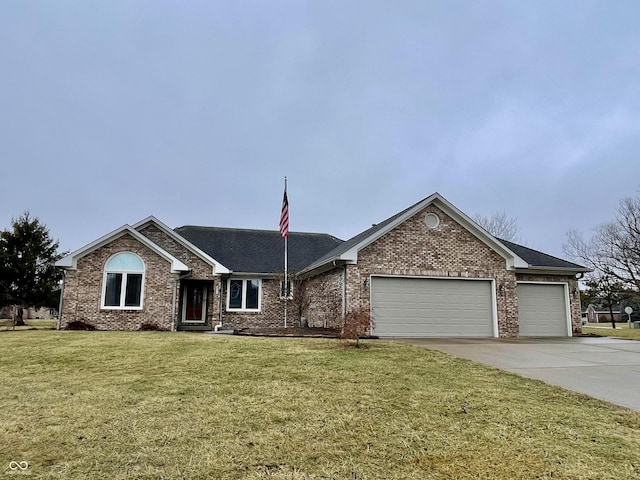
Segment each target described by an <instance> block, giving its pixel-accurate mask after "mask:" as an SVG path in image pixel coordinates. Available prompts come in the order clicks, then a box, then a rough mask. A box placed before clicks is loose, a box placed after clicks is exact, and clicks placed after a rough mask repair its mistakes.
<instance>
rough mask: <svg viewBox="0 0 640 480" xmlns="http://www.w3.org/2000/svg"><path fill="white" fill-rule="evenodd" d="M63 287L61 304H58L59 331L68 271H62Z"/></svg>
mask: <svg viewBox="0 0 640 480" xmlns="http://www.w3.org/2000/svg"><path fill="white" fill-rule="evenodd" d="M62 272H63V273H62V285H61V286H60V302H59V303H58V325H57V328H58V330H60V327H61V326H62V306H63V298H64V283H65V282H64V280H65V277H66V276H67V271H66V270H63V271H62Z"/></svg>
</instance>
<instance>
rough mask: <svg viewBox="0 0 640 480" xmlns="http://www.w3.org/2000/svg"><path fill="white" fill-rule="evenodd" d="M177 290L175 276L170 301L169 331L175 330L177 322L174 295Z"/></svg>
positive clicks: (175, 295)
mask: <svg viewBox="0 0 640 480" xmlns="http://www.w3.org/2000/svg"><path fill="white" fill-rule="evenodd" d="M177 290H178V279H177V278H175V277H174V278H173V300H172V302H171V317H172V318H171V331H172V332H175V331H176V329H177V328H176V323H177V321H176V320H177V316H178V315H177V312H176V297H177Z"/></svg>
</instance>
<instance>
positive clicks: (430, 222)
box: [424, 213, 440, 228]
mask: <svg viewBox="0 0 640 480" xmlns="http://www.w3.org/2000/svg"><path fill="white" fill-rule="evenodd" d="M424 223H425V225H426V226H427V227H429V228H436V227H437V226H438V225H440V217H438V215H436V214H435V213H427V214H426V215H425V216H424Z"/></svg>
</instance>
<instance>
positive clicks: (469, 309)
mask: <svg viewBox="0 0 640 480" xmlns="http://www.w3.org/2000/svg"><path fill="white" fill-rule="evenodd" d="M492 285H493V284H492V282H491V281H490V280H475V279H474V280H472V279H469V280H462V279H433V278H406V277H376V276H373V277H371V313H372V315H373V320H374V322H375V328H374V332H373V333H374V334H375V335H377V336H379V337H493V336H496V333H497V332H496V329H497V325H496V323H497V321H496V320H495V318H496V317H495V314H494V296H493V293H492ZM517 294H518V322H519V325H520V327H519V335H520V336H522V337H537V336H554V337H566V336H567V335H570V334H571V333H570V332H571V329H570V328H569V321H568V318H570V315H569V312H568V306H567V305H568V302H567V299H566V285H565V284H544V283H537V284H536V283H518V285H517Z"/></svg>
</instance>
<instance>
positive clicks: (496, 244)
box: [302, 192, 589, 273]
mask: <svg viewBox="0 0 640 480" xmlns="http://www.w3.org/2000/svg"><path fill="white" fill-rule="evenodd" d="M429 205H434V206H436V207H438V208H439V209H440V210H442V211H443V212H444V213H446V214H447V215H448V216H449V217H451V218H452V219H453V220H454V221H455V222H457V223H458V224H459V225H460V226H462V227H463V228H465V229H466V230H467V231H468V232H469V233H471V234H472V235H473V236H475V237H476V238H477V239H479V240H480V241H482V242H483V243H484V244H485V245H487V246H488V247H489V248H490V249H491V250H493V251H494V252H496V253H497V254H498V255H500V256H501V257H502V258H503V259H504V260H505V264H506V268H508V269H531V268H533V269H541V270H542V269H545V270H560V271H563V270H566V271H573V272H586V271H589V270H588V269H586V268H584V267H582V266H580V265H577V264H573V263H571V262H567V261H566V260H562V259H558V258H556V257H552V256H551V255H546V254H544V253H542V252H537V251H535V250H532V249H528V248H527V247H522V246H521V245H517V244H515V243H512V242H506V241H503V240H500V239H498V238H496V237H494V236H493V235H491V234H490V233H489V232H487V231H486V230H485V229H483V228H482V227H481V226H480V225H478V224H477V223H476V222H475V221H474V220H472V219H471V218H470V217H468V216H467V215H466V214H465V213H463V212H462V211H461V210H459V209H458V208H457V207H455V206H454V205H453V204H452V203H450V202H449V201H448V200H447V199H445V198H444V197H443V196H442V195H440V194H439V193H437V192H436V193H434V194H432V195H430V196H428V197H426V198H424V199H422V200H420V201H419V202H417V203H415V204H413V205H411V206H410V207H408V208H406V209H404V210H402V211H401V212H399V213H397V214H395V215H393V216H392V217H389V218H387V219H386V220H384V221H382V222H380V223H378V224H376V225H374V226H372V227H371V228H369V229H367V230H365V231H364V232H362V233H359V234H358V235H356V236H354V237H352V238H350V239H349V240H347V241H345V242H343V243H342V244H340V245H338V246H337V247H336V248H334V249H333V250H331V251H330V252H327V253H326V254H325V255H323V256H322V257H321V258H319V259H318V260H316V261H315V262H313V263H312V264H311V265H309V266H308V267H307V268H305V269H304V270H303V271H302V273H310V272H312V271H314V270H316V269H322V268H323V267H324V268H326V266H327V265H329V264H332V263H333V262H336V261H342V262H345V263H357V261H358V252H359V251H361V250H362V249H363V248H365V247H367V246H368V245H370V244H371V243H373V242H374V241H376V240H377V239H379V238H380V237H382V236H384V235H386V234H387V233H388V232H390V231H391V230H393V229H394V228H396V227H397V226H398V225H400V224H401V223H403V222H405V221H406V220H408V219H409V218H411V217H413V216H414V215H416V214H417V213H419V212H421V211H422V210H424V209H425V208H426V207H428V206H429Z"/></svg>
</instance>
